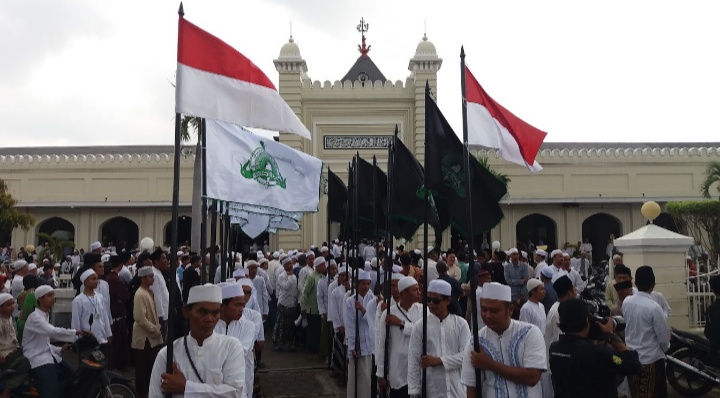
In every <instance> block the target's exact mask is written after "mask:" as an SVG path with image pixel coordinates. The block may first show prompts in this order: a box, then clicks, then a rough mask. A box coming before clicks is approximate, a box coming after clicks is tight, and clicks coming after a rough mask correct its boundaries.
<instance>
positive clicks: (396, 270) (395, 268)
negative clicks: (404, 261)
mask: <svg viewBox="0 0 720 398" xmlns="http://www.w3.org/2000/svg"><path fill="white" fill-rule="evenodd" d="M392 272H393V274H399V273H400V272H402V267H401V266H399V265H397V264H393V266H392Z"/></svg>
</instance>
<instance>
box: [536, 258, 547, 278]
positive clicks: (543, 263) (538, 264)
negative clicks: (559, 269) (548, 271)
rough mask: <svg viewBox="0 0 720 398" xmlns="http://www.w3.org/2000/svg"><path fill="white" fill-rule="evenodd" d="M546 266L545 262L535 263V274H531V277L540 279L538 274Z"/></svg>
mask: <svg viewBox="0 0 720 398" xmlns="http://www.w3.org/2000/svg"><path fill="white" fill-rule="evenodd" d="M547 266H548V265H547V264H546V263H545V261H540V262H539V263H537V265H536V266H535V273H534V274H533V276H534V277H535V278H537V279H540V272H542V269H543V268H545V267H547Z"/></svg>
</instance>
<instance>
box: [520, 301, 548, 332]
mask: <svg viewBox="0 0 720 398" xmlns="http://www.w3.org/2000/svg"><path fill="white" fill-rule="evenodd" d="M520 320H521V321H523V322H526V323H529V324H531V325H535V326H537V327H538V329H540V331H541V332H542V334H543V335H545V326H546V323H547V316H546V315H545V306H544V305H543V303H533V302H532V301H526V302H525V304H523V306H522V307H521V308H520Z"/></svg>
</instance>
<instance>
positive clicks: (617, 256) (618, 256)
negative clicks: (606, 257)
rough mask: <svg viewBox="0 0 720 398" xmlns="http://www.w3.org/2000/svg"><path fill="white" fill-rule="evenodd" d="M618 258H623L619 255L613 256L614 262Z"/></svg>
mask: <svg viewBox="0 0 720 398" xmlns="http://www.w3.org/2000/svg"><path fill="white" fill-rule="evenodd" d="M616 258H622V256H621V255H619V254H616V255H614V256H613V260H615V259H616Z"/></svg>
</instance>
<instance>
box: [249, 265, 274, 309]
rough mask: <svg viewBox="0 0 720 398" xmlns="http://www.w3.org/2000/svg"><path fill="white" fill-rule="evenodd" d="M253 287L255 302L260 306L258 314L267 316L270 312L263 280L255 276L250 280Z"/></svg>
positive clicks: (268, 298) (268, 297)
mask: <svg viewBox="0 0 720 398" xmlns="http://www.w3.org/2000/svg"><path fill="white" fill-rule="evenodd" d="M251 281H252V283H253V286H255V294H256V296H255V297H256V300H257V301H258V304H259V305H260V313H261V314H263V315H267V314H268V313H269V312H270V295H269V294H268V292H267V286H266V285H265V279H263V278H261V277H260V275H259V274H258V275H255V279H251Z"/></svg>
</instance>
